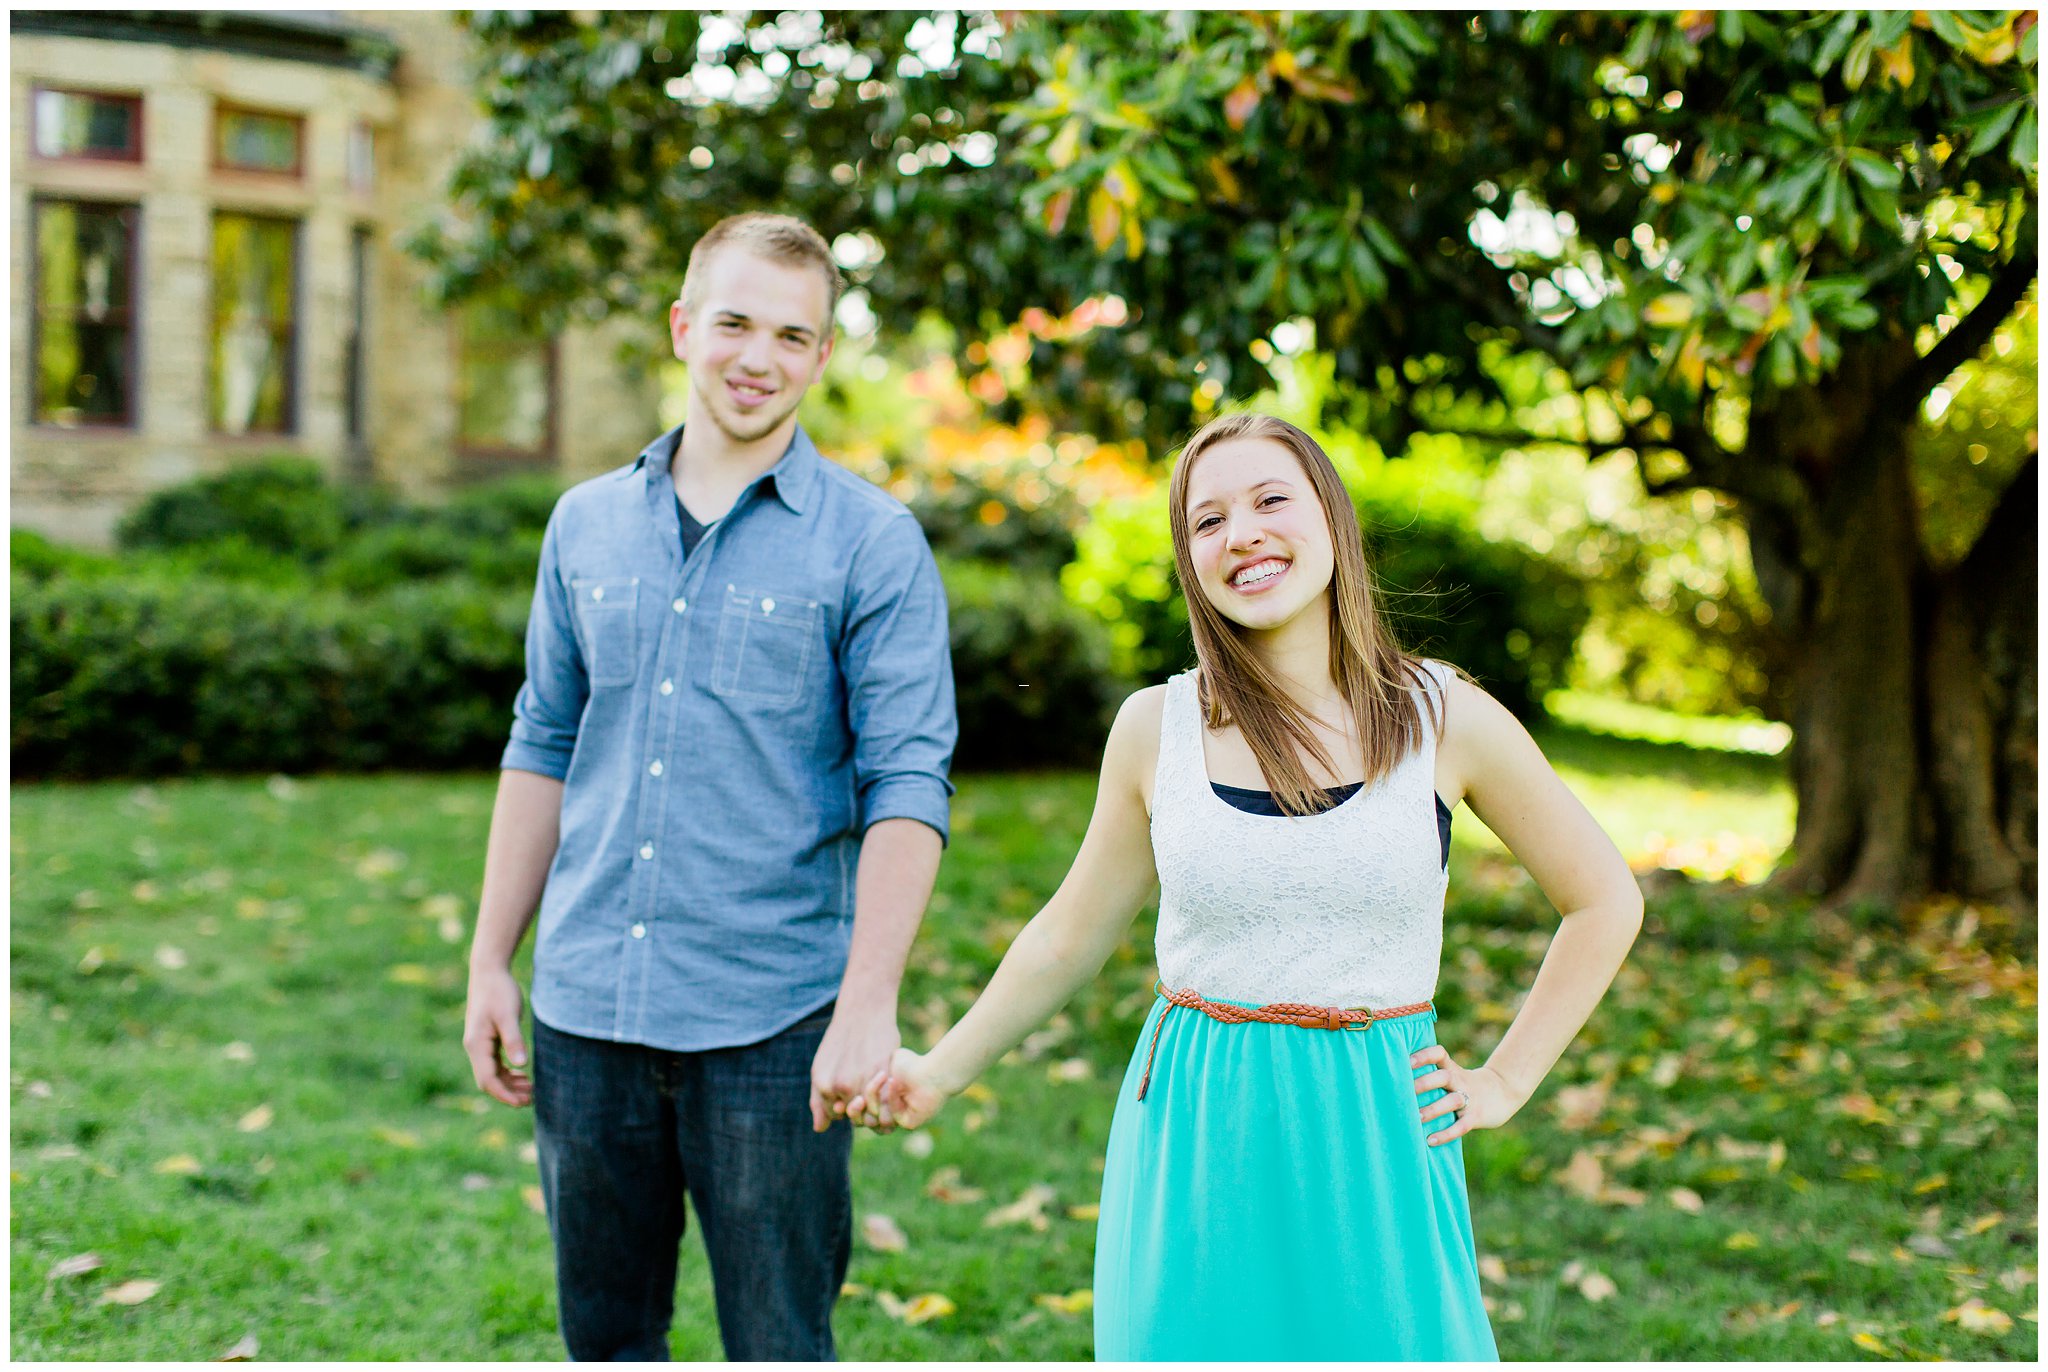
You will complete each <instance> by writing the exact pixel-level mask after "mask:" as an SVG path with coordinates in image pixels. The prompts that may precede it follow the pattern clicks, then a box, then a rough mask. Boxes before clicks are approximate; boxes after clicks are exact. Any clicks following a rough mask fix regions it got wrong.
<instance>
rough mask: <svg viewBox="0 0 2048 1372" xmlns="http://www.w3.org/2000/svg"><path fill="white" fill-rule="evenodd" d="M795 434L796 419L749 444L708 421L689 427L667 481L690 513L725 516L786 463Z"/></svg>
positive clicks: (705, 519)
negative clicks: (767, 474)
mask: <svg viewBox="0 0 2048 1372" xmlns="http://www.w3.org/2000/svg"><path fill="white" fill-rule="evenodd" d="M795 436H796V417H795V416H794V415H792V416H790V418H789V419H788V420H787V421H786V422H784V423H781V424H778V425H776V426H775V428H774V430H773V431H771V432H770V433H767V434H765V435H763V436H762V437H760V438H756V439H752V440H750V441H747V442H741V441H739V440H736V439H734V438H733V437H732V435H730V434H728V433H727V432H726V431H725V430H723V429H721V428H719V427H718V425H716V424H714V423H712V422H711V421H710V420H708V419H707V420H700V421H698V422H696V423H694V424H691V423H686V424H684V425H683V441H682V442H681V443H679V444H678V445H676V455H675V458H674V460H673V461H671V462H670V463H669V469H668V475H669V481H670V482H671V483H672V484H673V485H674V486H675V489H676V496H677V498H679V499H680V500H681V501H682V502H683V504H684V506H685V507H686V508H687V509H688V510H689V511H690V513H691V514H692V515H694V516H695V517H696V518H697V519H699V520H701V521H703V522H705V523H709V522H711V521H712V520H714V519H719V518H721V517H723V516H724V514H725V512H726V511H727V510H729V509H731V508H732V504H733V502H734V501H735V500H738V499H739V496H740V492H741V491H744V490H745V489H746V488H747V487H748V486H750V485H752V484H753V483H754V482H755V481H756V480H758V479H759V478H760V477H761V475H762V474H763V473H764V472H766V471H768V470H769V469H770V468H771V467H773V466H774V465H775V464H776V463H777V462H780V461H781V460H782V455H783V454H784V453H786V452H788V451H789V444H790V440H791V439H793V438H794V437H795Z"/></svg>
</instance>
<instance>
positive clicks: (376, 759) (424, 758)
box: [10, 575, 528, 777]
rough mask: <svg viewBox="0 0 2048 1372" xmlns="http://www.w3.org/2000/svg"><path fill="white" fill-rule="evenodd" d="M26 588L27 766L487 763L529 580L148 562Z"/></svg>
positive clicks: (21, 695)
mask: <svg viewBox="0 0 2048 1372" xmlns="http://www.w3.org/2000/svg"><path fill="white" fill-rule="evenodd" d="M12 590H13V604H12V606H11V617H12V627H13V634H14V655H13V660H12V662H11V664H10V666H11V670H12V673H13V690H14V714H13V721H12V725H13V732H12V740H11V741H12V745H13V762H14V768H15V773H16V775H18V776H68V777H106V776H155V775H162V774H166V773H178V772H197V771H209V772H213V771H223V772H232V771H283V772H311V771H324V770H335V769H340V770H354V769H364V768H376V767H398V766H403V767H409V768H437V767H487V766H490V765H491V764H493V763H494V762H495V761H496V760H497V757H498V754H499V753H500V752H501V751H502V750H503V748H504V746H505V732H506V728H507V726H508V725H509V723H510V717H511V702H512V697H513V695H514V693H516V692H517V691H518V689H519V683H520V681H521V680H522V678H523V674H524V666H523V662H522V650H523V633H524V628H525V623H526V605H527V600H528V594H527V593H524V592H511V593H507V592H500V591H490V590H483V589H475V588H469V587H464V586H460V585H458V584H454V583H441V584H437V585H429V586H420V587H411V588H406V589H404V590H399V591H394V592H391V593H389V594H387V595H382V596H377V597H371V598H360V597H350V596H346V595H342V594H339V593H336V592H321V591H307V590H303V589H298V588H279V587H272V586H263V585H255V584H247V583H239V582H234V581H227V580H222V579H217V578H208V577H196V576H194V577H184V578H171V577H165V576H148V575H145V576H140V577H133V578H117V577H101V578H98V579H92V580H65V579H52V580H48V581H43V582H37V581H34V580H32V579H30V578H28V577H25V576H20V575H17V576H16V577H14V579H13V585H12Z"/></svg>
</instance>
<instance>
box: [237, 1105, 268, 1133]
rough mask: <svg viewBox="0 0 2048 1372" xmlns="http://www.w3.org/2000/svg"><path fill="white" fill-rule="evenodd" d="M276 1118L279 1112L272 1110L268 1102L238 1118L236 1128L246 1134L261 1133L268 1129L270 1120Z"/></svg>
mask: <svg viewBox="0 0 2048 1372" xmlns="http://www.w3.org/2000/svg"><path fill="white" fill-rule="evenodd" d="M276 1118H277V1112H276V1111H275V1110H272V1109H271V1108H270V1106H269V1105H268V1104H267V1103H266V1104H263V1105H259V1106H257V1107H256V1108H255V1109H254V1110H251V1111H250V1112H249V1113H248V1114H246V1115H244V1116H242V1117H241V1118H240V1119H238V1120H236V1121H235V1128H237V1129H239V1130H241V1131H242V1132H243V1133H245V1134H260V1133H262V1132H263V1131H264V1130H265V1129H268V1128H269V1127H270V1122H271V1121H272V1120H274V1119H276Z"/></svg>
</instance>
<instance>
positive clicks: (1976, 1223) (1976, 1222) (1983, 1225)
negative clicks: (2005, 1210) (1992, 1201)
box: [1969, 1210, 2005, 1234]
mask: <svg viewBox="0 0 2048 1372" xmlns="http://www.w3.org/2000/svg"><path fill="white" fill-rule="evenodd" d="M2004 1218H2005V1216H2004V1215H2003V1214H2001V1213H1999V1212H1998V1211H1996V1210H1993V1211H1992V1212H1991V1213H1990V1214H1988V1215H1979V1216H1977V1218H1976V1219H1973V1220H1971V1221H1970V1225H1969V1232H1970V1233H1972V1234H1981V1233H1983V1232H1984V1231H1985V1230H1987V1229H1994V1228H1996V1227H1997V1226H1998V1222H1999V1221H2000V1220H2002V1219H2004Z"/></svg>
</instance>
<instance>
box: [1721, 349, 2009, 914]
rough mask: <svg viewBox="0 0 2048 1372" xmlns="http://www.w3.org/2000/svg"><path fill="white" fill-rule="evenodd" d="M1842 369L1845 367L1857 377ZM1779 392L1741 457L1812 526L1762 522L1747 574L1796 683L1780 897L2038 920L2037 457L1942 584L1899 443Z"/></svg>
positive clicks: (1891, 434)
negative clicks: (1942, 904) (1970, 904)
mask: <svg viewBox="0 0 2048 1372" xmlns="http://www.w3.org/2000/svg"><path fill="white" fill-rule="evenodd" d="M1847 364H1848V359H1845V367H1844V373H1848V372H1850V370H1851V368H1850V366H1849V365H1847ZM1844 379H1845V381H1847V382H1848V384H1847V385H1846V386H1844V387H1842V388H1841V389H1837V388H1833V387H1830V388H1828V389H1829V391H1831V392H1832V394H1829V393H1824V392H1807V393H1806V394H1805V395H1788V396H1784V397H1781V399H1782V400H1783V401H1785V402H1786V403H1785V405H1784V406H1783V407H1782V408H1781V409H1779V410H1778V411H1777V412H1775V413H1762V414H1759V416H1758V422H1757V423H1756V425H1755V426H1754V427H1753V429H1752V435H1751V437H1752V444H1751V448H1750V454H1749V455H1750V457H1751V459H1752V460H1757V461H1764V462H1774V461H1775V462H1783V463H1788V464H1790V465H1791V466H1793V467H1794V468H1795V469H1796V470H1799V471H1800V473H1801V476H1802V478H1803V479H1804V484H1805V485H1806V486H1807V488H1808V489H1809V490H1812V491H1814V492H1815V494H1816V497H1817V498H1816V500H1815V503H1814V507H1813V510H1812V512H1811V513H1812V516H1813V517H1812V519H1811V520H1810V521H1804V522H1803V529H1802V528H1800V527H1799V525H1800V524H1801V521H1797V520H1795V519H1793V518H1790V517H1788V516H1785V515H1784V514H1783V512H1765V511H1761V510H1759V511H1758V512H1756V514H1755V516H1754V517H1753V518H1752V520H1751V530H1750V532H1751V545H1752V548H1753V549H1754V551H1755V556H1756V565H1757V579H1758V585H1759V588H1760V589H1761V590H1762V591H1763V592H1764V594H1765V597H1766V599H1767V601H1769V602H1770V605H1771V609H1772V623H1771V629H1772V632H1773V635H1774V637H1776V638H1777V639H1778V640H1779V641H1778V644H1777V652H1776V653H1775V654H1774V656H1775V657H1776V659H1777V661H1776V662H1775V663H1774V664H1773V665H1774V668H1775V669H1776V670H1777V671H1778V672H1780V673H1781V674H1782V676H1783V678H1784V679H1785V680H1787V681H1788V682H1789V687H1790V689H1789V692H1788V694H1789V701H1788V704H1789V716H1790V720H1791V723H1792V726H1793V745H1792V756H1791V762H1792V775H1793V780H1794V785H1795V788H1796V791H1797V795H1798V820H1797V826H1796V829H1795V832H1794V836H1793V842H1792V858H1791V861H1790V862H1789V864H1788V865H1787V866H1785V867H1784V868H1782V869H1781V870H1780V871H1779V873H1778V874H1777V875H1776V876H1775V877H1774V878H1773V881H1772V884H1773V885H1774V886H1776V887H1778V888H1780V889H1783V890H1787V891H1791V892H1795V893H1798V894H1802V895H1811V896H1819V897H1822V898H1823V900H1824V903H1825V904H1827V905H1830V906H1836V905H1848V904H1854V903H1865V902H1870V903H1876V904H1880V905H1885V906H1892V907H1896V906H1898V905H1900V904H1902V903H1904V902H1906V901H1909V900H1911V899H1913V898H1915V897H1918V896H1922V895H1925V894H1929V893H1932V892H1937V891H1940V892H1948V893H1953V894H1956V895H1960V896H1964V897H1968V898H1972V899H1980V900H1987V901H1994V902H1998V903H2001V904H2007V905H2011V906H2015V907H2017V908H2020V909H2022V910H2024V911H2026V912H2028V913H2029V914H2031V912H2032V911H2033V909H2034V906H2035V900H2036V895H2035V882H2036V878H2037V870H2038V869H2037V856H2036V853H2035V847H2034V838H2033V835H2034V824H2035V817H2036V814H2037V812H2038V799H2037V778H2036V761H2037V757H2038V751H2037V738H2038V734H2037V714H2036V708H2037V707H2036V701H2035V689H2036V680H2035V642H2036V638H2035V634H2036V594H2037V592H2036V586H2035V580H2036V576H2037V570H2038V565H2039V549H2038V529H2037V518H2036V513H2035V499H2036V492H2037V491H2038V478H2037V476H2036V474H2035V473H2036V468H2035V464H2034V463H2032V462H2030V463H2029V464H2028V466H2027V468H2026V469H2025V471H2024V472H2023V473H2022V474H2021V476H2020V478H2019V479H2018V480H2016V481H2015V482H2014V484H2013V487H2012V489H2010V490H2008V491H2007V492H2006V494H2005V496H2004V497H2003V498H2002V499H2001V501H2000V504H1999V508H1998V510H1997V511H1996V512H1995V513H1994V515H1993V517H1992V520H1991V522H1990V524H1989V525H1987V527H1986V528H1985V531H1984V533H1983V535H1982V536H1981V537H1980V538H1979V540H1978V542H1977V545H1976V546H1975V547H1974V548H1973V549H1972V551H1971V554H1970V556H1969V557H1968V558H1966V559H1965V560H1964V562H1963V563H1962V564H1961V565H1959V566H1958V567H1956V568H1954V569H1952V570H1950V571H1947V572H1937V571H1936V570H1935V569H1934V568H1933V567H1932V566H1931V565H1930V563H1929V561H1928V559H1927V555H1926V552H1925V550H1924V545H1923V543H1922V540H1921V537H1920V532H1919V528H1918V516H1917V513H1916V507H1915V502H1914V495H1913V489H1912V482H1911V473H1910V467H1909V464H1908V457H1907V447H1906V439H1907V431H1906V429H1905V428H1904V427H1903V426H1901V425H1899V424H1896V423H1886V422H1884V420H1882V419H1879V420H1878V421H1877V422H1876V423H1865V422H1863V421H1864V420H1865V418H1866V417H1867V416H1868V415H1870V414H1871V413H1872V412H1873V411H1872V409H1871V408H1869V407H1868V406H1858V405H1856V404H1854V403H1853V401H1851V399H1850V397H1852V396H1854V395H1856V394H1857V392H1858V391H1859V390H1860V391H1861V392H1862V394H1864V395H1871V394H1873V393H1874V392H1873V390H1871V389H1867V388H1866V387H1867V380H1866V381H1864V382H1863V383H1861V384H1859V383H1858V382H1857V381H1856V380H1855V379H1854V378H1853V377H1847V376H1845V378H1844Z"/></svg>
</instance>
